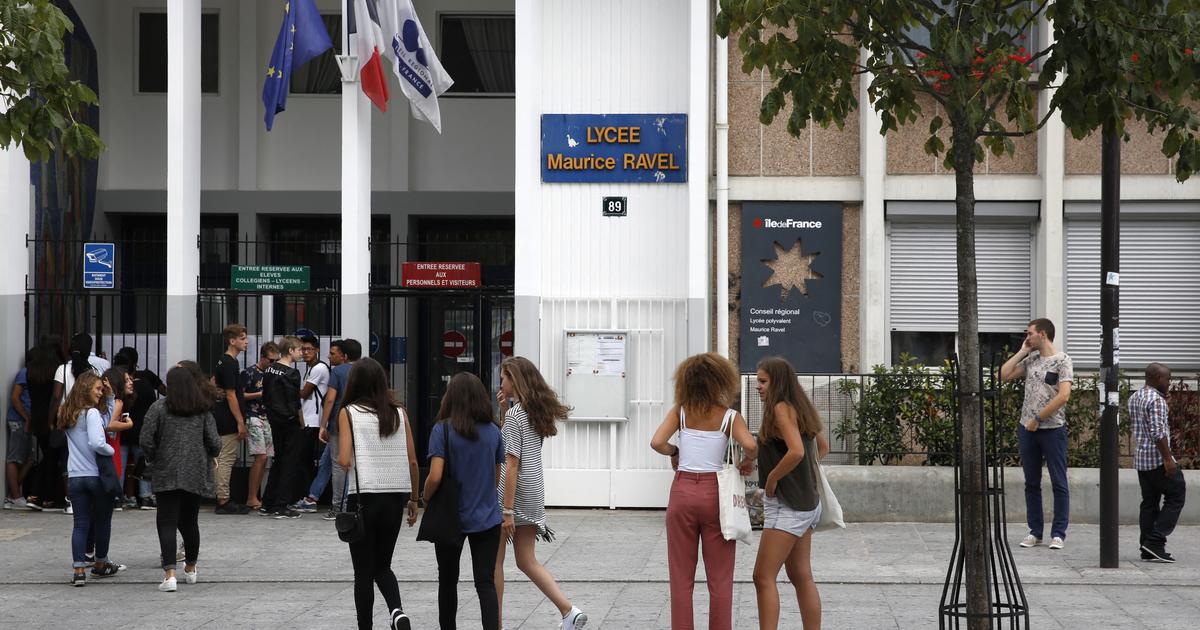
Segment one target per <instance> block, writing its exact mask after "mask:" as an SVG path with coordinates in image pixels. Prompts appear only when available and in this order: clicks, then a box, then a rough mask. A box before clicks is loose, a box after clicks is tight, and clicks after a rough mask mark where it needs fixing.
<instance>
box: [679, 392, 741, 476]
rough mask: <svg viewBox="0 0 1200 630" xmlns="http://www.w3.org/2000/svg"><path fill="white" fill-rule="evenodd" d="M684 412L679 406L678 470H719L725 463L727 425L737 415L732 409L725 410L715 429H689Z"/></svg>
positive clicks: (699, 471) (703, 471) (693, 471)
mask: <svg viewBox="0 0 1200 630" xmlns="http://www.w3.org/2000/svg"><path fill="white" fill-rule="evenodd" d="M686 415H687V414H686V413H684V410H683V408H682V407H680V408H679V470H682V471H683V472H690V473H706V472H721V469H722V468H723V467H724V465H725V452H726V446H727V445H728V443H729V425H730V423H732V422H733V419H734V418H735V417H736V416H737V412H736V411H734V410H732V409H726V410H725V417H724V418H722V419H721V428H720V429H718V430H716V431H702V430H700V429H689V428H688V426H687V417H686Z"/></svg>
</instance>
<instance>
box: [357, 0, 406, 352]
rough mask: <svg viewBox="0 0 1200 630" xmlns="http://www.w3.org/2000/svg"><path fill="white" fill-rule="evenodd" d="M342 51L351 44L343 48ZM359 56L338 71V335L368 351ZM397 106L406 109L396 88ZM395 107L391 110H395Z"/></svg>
mask: <svg viewBox="0 0 1200 630" xmlns="http://www.w3.org/2000/svg"><path fill="white" fill-rule="evenodd" d="M342 11H343V13H342V15H343V19H342V37H343V39H342V41H343V42H345V41H347V39H346V37H347V36H346V24H347V21H346V19H345V18H344V16H345V8H344V7H343V9H342ZM346 52H347V54H349V53H350V52H352V51H350V50H348V49H347V51H346ZM359 63H360V62H359V61H354V62H353V63H351V64H346V65H344V66H343V74H342V327H341V331H340V333H341V336H342V337H343V338H346V339H357V340H358V341H359V343H361V344H362V346H363V355H364V356H366V353H367V351H368V348H367V345H368V344H369V343H370V340H371V331H370V321H369V319H370V309H369V307H370V297H369V291H370V286H369V285H370V273H371V251H370V249H369V244H370V238H371V101H369V100H368V99H367V97H366V95H365V94H363V91H362V89H361V87H360V86H359V82H358V73H357V72H355V71H353V70H352V69H351V66H355V67H357V66H358V65H359ZM396 96H398V97H399V98H400V101H398V102H397V103H396V106H397V107H396V108H397V109H398V110H399V112H398V113H399V114H400V115H406V113H407V112H406V107H405V105H406V103H404V102H403V95H401V94H400V92H399V90H397V91H396ZM396 113H397V112H393V115H396Z"/></svg>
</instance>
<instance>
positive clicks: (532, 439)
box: [497, 403, 546, 534]
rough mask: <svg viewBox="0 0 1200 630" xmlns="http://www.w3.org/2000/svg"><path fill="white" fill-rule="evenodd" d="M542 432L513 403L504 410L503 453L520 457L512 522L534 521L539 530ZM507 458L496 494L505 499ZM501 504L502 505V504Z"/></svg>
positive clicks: (542, 504) (543, 491)
mask: <svg viewBox="0 0 1200 630" xmlns="http://www.w3.org/2000/svg"><path fill="white" fill-rule="evenodd" d="M542 439H543V438H542V436H540V435H538V434H537V431H534V430H533V425H531V424H530V423H529V416H528V415H527V414H526V413H525V410H524V409H523V408H521V404H520V403H515V404H514V405H513V406H512V407H510V408H509V410H508V413H506V414H504V449H505V454H506V455H513V456H515V457H517V458H518V459H520V460H521V463H520V469H519V472H518V474H517V495H516V497H515V500H514V501H513V522H515V523H516V524H517V525H537V526H538V533H539V534H544V533H545V531H546V486H545V483H544V482H543V479H542ZM507 480H508V462H507V461H506V462H505V464H504V465H503V466H501V467H500V487H499V490H498V492H497V494H499V495H500V502H501V503H503V502H504V488H505V487H507V485H506V484H507ZM501 507H503V506H501Z"/></svg>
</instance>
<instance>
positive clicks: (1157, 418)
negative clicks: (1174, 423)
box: [1129, 385, 1171, 470]
mask: <svg viewBox="0 0 1200 630" xmlns="http://www.w3.org/2000/svg"><path fill="white" fill-rule="evenodd" d="M1167 414H1168V410H1167V400H1166V399H1165V398H1163V395H1162V394H1161V393H1160V392H1159V391H1158V390H1157V389H1154V388H1153V387H1150V386H1149V385H1145V386H1143V387H1142V388H1141V389H1139V390H1137V391H1136V392H1134V394H1133V395H1132V396H1130V397H1129V419H1130V421H1131V422H1132V423H1133V441H1134V443H1135V444H1136V447H1135V449H1134V452H1133V467H1134V468H1136V469H1138V470H1154V469H1155V468H1158V467H1159V466H1162V465H1163V458H1162V453H1159V452H1158V441H1159V440H1161V439H1163V438H1166V439H1167V448H1168V449H1170V448H1171V428H1170V424H1169V423H1168V422H1167V417H1168V415H1167Z"/></svg>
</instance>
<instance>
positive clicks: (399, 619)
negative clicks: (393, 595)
mask: <svg viewBox="0 0 1200 630" xmlns="http://www.w3.org/2000/svg"><path fill="white" fill-rule="evenodd" d="M392 630H412V623H411V622H410V621H409V620H408V615H406V614H404V611H403V610H400V609H399V608H397V609H395V610H393V611H392Z"/></svg>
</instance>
